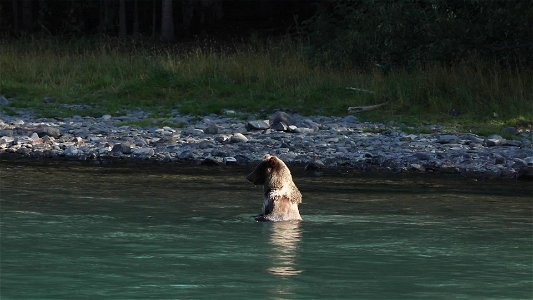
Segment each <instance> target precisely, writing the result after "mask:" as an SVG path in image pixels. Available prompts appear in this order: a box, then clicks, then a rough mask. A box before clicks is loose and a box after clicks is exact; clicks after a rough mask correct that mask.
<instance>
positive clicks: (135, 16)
mask: <svg viewBox="0 0 533 300" xmlns="http://www.w3.org/2000/svg"><path fill="white" fill-rule="evenodd" d="M133 35H134V36H138V35H139V1H138V0H134V1H133Z"/></svg>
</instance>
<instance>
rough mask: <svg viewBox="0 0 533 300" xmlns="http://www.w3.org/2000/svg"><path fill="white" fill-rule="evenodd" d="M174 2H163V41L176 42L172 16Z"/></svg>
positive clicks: (167, 0) (170, 0)
mask: <svg viewBox="0 0 533 300" xmlns="http://www.w3.org/2000/svg"><path fill="white" fill-rule="evenodd" d="M172 12H173V11H172V0H163V1H162V5H161V41H162V42H174V41H175V40H176V37H175V35H174V19H173V16H172Z"/></svg>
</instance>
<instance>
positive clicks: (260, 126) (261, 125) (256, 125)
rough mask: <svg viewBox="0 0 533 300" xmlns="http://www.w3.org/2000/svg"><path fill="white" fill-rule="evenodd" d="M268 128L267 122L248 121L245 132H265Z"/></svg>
mask: <svg viewBox="0 0 533 300" xmlns="http://www.w3.org/2000/svg"><path fill="white" fill-rule="evenodd" d="M268 128H270V124H269V123H268V120H257V121H248V123H246V130H248V131H252V130H266V129H268Z"/></svg>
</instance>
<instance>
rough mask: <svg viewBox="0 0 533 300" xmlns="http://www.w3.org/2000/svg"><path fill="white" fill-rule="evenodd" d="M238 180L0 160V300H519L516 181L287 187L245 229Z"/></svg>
mask: <svg viewBox="0 0 533 300" xmlns="http://www.w3.org/2000/svg"><path fill="white" fill-rule="evenodd" d="M245 174H246V170H236V171H234V172H231V173H229V172H228V171H227V170H220V169H216V168H215V169H203V168H176V169H174V170H166V171H160V170H153V169H143V168H137V169H135V168H132V169H126V168H110V167H90V166H76V165H68V166H64V165H63V166H61V165H52V166H42V165H28V164H14V163H8V162H5V161H4V162H0V180H1V189H0V208H1V209H0V211H1V224H0V225H1V227H0V229H1V240H0V241H1V243H0V250H1V252H0V255H1V256H0V263H1V265H0V299H2V300H4V299H217V298H218V299H531V298H532V297H533V283H532V282H533V281H532V277H533V269H532V268H533V235H532V233H533V226H532V225H533V220H532V218H533V217H532V212H533V205H532V196H531V195H532V194H531V193H532V190H531V188H530V187H529V185H528V184H527V183H524V182H499V183H496V182H489V183H483V182H475V181H472V180H465V179H462V180H449V179H436V178H426V179H424V178H388V179H387V178H374V177H372V178H370V177H368V176H363V175H361V176H356V177H353V176H327V177H304V176H300V175H297V176H295V177H296V178H295V180H296V183H297V184H298V186H299V187H300V189H301V191H302V193H303V195H304V204H302V206H301V207H300V211H301V214H302V217H303V218H304V222H302V223H275V224H272V223H256V222H255V221H254V220H253V218H252V217H251V216H253V215H254V214H257V213H259V211H260V209H261V205H262V204H261V188H260V187H254V186H251V185H249V184H248V183H247V182H246V181H245V179H244V176H245Z"/></svg>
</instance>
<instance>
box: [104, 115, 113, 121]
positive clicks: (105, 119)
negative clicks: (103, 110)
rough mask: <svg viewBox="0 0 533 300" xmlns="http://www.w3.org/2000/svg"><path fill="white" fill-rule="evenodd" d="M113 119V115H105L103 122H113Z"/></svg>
mask: <svg viewBox="0 0 533 300" xmlns="http://www.w3.org/2000/svg"><path fill="white" fill-rule="evenodd" d="M111 118H112V117H111V115H103V116H102V120H103V121H109V120H111Z"/></svg>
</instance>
